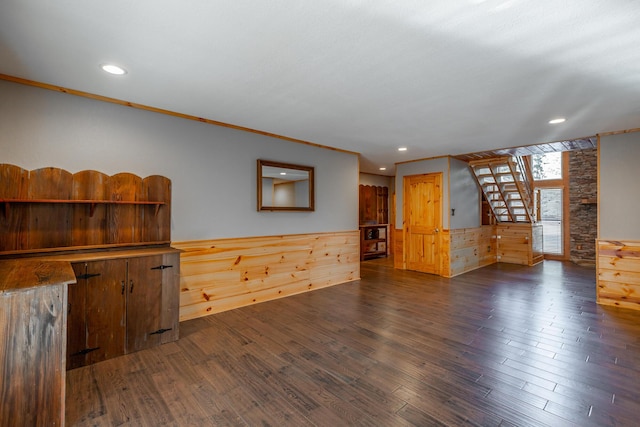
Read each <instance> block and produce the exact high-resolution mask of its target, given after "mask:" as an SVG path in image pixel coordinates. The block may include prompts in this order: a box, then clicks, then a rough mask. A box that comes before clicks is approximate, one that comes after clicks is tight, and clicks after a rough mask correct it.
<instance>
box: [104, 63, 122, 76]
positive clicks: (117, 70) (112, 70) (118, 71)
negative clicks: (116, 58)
mask: <svg viewBox="0 0 640 427" xmlns="http://www.w3.org/2000/svg"><path fill="white" fill-rule="evenodd" d="M100 69H101V70H102V71H106V72H107V73H109V74H115V75H116V76H121V75H123V74H127V70H125V69H124V68H122V67H118V66H117V65H113V64H102V65H101V66H100Z"/></svg>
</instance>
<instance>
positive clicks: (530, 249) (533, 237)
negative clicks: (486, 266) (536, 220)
mask: <svg viewBox="0 0 640 427" xmlns="http://www.w3.org/2000/svg"><path fill="white" fill-rule="evenodd" d="M496 235H497V236H498V242H497V253H498V262H505V263H510V264H520V265H529V266H532V265H535V264H537V263H539V262H541V261H542V260H543V259H544V256H543V254H542V244H541V240H542V226H541V225H538V224H498V225H496Z"/></svg>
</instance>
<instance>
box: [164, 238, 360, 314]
mask: <svg viewBox="0 0 640 427" xmlns="http://www.w3.org/2000/svg"><path fill="white" fill-rule="evenodd" d="M359 239H360V237H359V231H357V230H356V231H348V232H336V233H321V234H302V235H287V236H270V237H251V238H238V239H221V240H204V241H185V242H173V246H174V247H175V248H178V249H181V250H183V251H184V252H183V253H182V254H181V261H180V270H181V274H180V288H181V294H180V320H186V319H193V318H196V317H201V316H206V315H209V314H213V313H218V312H221V311H225V310H230V309H233V308H237V307H242V306H246V305H251V304H255V303H258V302H263V301H268V300H272V299H276V298H281V297H284V296H288V295H293V294H298V293H301V292H306V291H309V290H313V289H319V288H323V287H326V286H332V285H335V284H338V283H344V282H347V281H350V280H356V279H358V278H359V277H360V262H359V256H360V254H359Z"/></svg>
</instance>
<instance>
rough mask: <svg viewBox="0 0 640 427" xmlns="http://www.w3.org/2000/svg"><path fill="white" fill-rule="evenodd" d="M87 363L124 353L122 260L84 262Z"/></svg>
mask: <svg viewBox="0 0 640 427" xmlns="http://www.w3.org/2000/svg"><path fill="white" fill-rule="evenodd" d="M86 264H87V279H86V281H87V350H88V351H89V352H88V353H87V363H88V364H91V363H96V362H100V361H102V360H107V359H110V358H112V357H116V356H121V355H123V354H124V342H125V341H124V338H125V298H126V297H125V294H124V285H125V279H126V265H127V264H126V262H125V260H122V259H113V260H102V261H91V262H87V263H86Z"/></svg>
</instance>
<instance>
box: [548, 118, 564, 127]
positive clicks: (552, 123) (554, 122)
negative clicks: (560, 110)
mask: <svg viewBox="0 0 640 427" xmlns="http://www.w3.org/2000/svg"><path fill="white" fill-rule="evenodd" d="M566 121H567V119H565V118H564V117H558V118H557V119H553V120H549V124H550V125H557V124H558V123H564V122H566Z"/></svg>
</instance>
